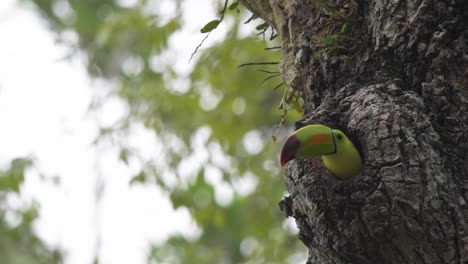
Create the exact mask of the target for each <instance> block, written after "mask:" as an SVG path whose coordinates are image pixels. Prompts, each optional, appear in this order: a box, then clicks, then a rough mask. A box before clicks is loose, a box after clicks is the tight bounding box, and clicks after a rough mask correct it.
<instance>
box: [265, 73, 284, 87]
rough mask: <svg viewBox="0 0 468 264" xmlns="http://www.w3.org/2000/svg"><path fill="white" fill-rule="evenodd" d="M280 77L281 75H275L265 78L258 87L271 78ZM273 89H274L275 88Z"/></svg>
mask: <svg viewBox="0 0 468 264" xmlns="http://www.w3.org/2000/svg"><path fill="white" fill-rule="evenodd" d="M280 75H281V74H280V73H278V74H275V75H271V76H268V77H266V78H265V79H263V81H262V82H261V83H260V85H262V84H263V83H265V82H266V81H268V80H270V79H272V78H275V77H278V76H280ZM275 89H276V88H275Z"/></svg>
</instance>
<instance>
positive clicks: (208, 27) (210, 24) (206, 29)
mask: <svg viewBox="0 0 468 264" xmlns="http://www.w3.org/2000/svg"><path fill="white" fill-rule="evenodd" d="M220 22H221V20H219V19H215V20H212V21H210V22H208V24H206V25H205V26H204V27H203V28H202V29H201V30H200V32H201V33H208V32H211V31H212V30H213V29H215V28H217V27H218V25H219V23H220Z"/></svg>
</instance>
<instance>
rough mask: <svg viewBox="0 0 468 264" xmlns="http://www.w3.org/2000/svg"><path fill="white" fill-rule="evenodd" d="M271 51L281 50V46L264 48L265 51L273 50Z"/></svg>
mask: <svg viewBox="0 0 468 264" xmlns="http://www.w3.org/2000/svg"><path fill="white" fill-rule="evenodd" d="M273 49H281V46H274V47H269V48H265V50H273Z"/></svg>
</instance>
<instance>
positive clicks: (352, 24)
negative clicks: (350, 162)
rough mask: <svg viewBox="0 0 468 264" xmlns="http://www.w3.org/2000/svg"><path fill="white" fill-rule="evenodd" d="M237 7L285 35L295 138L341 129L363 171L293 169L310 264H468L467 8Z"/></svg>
mask: <svg viewBox="0 0 468 264" xmlns="http://www.w3.org/2000/svg"><path fill="white" fill-rule="evenodd" d="M241 2H242V3H243V4H244V5H245V6H246V7H247V8H248V9H250V10H251V11H252V12H253V13H254V14H255V15H256V16H258V17H261V18H262V19H264V20H265V21H267V22H268V23H269V24H270V25H271V26H272V27H274V28H275V29H276V30H277V31H278V33H279V35H280V37H281V45H282V53H283V58H282V63H281V71H282V74H283V78H284V79H285V80H286V82H287V83H288V84H289V85H291V86H292V87H293V88H295V89H297V90H300V91H302V92H303V97H304V101H305V113H304V118H303V119H302V120H300V121H298V122H297V123H296V128H298V127H301V126H304V125H306V124H310V123H321V124H328V125H330V126H331V127H334V128H339V129H342V130H344V131H345V133H347V134H348V135H351V138H352V139H353V141H354V142H357V143H358V145H359V148H360V150H361V153H362V156H363V160H364V162H365V167H364V170H363V172H362V173H361V175H359V176H357V177H355V178H353V179H351V180H348V181H338V180H336V179H335V178H334V177H333V176H332V175H330V174H329V172H328V171H327V170H325V169H324V168H323V166H322V165H321V163H320V161H319V160H302V161H293V162H290V163H288V166H287V168H286V173H285V182H286V188H287V190H288V192H289V193H290V196H289V197H286V198H284V199H283V201H281V202H280V207H281V209H282V210H283V211H284V212H285V214H286V215H287V216H292V217H294V218H295V220H296V223H297V225H298V227H299V230H300V231H299V238H300V239H301V240H302V241H303V242H304V244H305V245H306V246H307V247H308V249H309V258H308V263H398V264H401V263H411V264H412V263H468V205H467V203H468V102H467V98H468V67H467V66H468V1H466V0H242V1H241ZM327 37H332V38H331V41H330V38H329V39H328V41H327V40H325V38H327ZM332 48H333V49H332Z"/></svg>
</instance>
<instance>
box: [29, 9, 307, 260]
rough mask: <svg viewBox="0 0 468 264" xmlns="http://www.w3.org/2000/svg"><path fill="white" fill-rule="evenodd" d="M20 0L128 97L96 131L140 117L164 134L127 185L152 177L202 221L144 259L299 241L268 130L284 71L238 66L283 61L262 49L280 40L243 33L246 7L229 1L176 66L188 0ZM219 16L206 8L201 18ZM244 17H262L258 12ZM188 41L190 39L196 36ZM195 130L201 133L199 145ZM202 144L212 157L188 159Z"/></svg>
mask: <svg viewBox="0 0 468 264" xmlns="http://www.w3.org/2000/svg"><path fill="white" fill-rule="evenodd" d="M22 1H23V2H30V3H33V4H34V5H35V7H36V8H37V10H38V11H39V12H40V13H41V14H42V15H43V17H44V18H45V19H46V20H47V21H48V22H49V24H50V25H51V26H52V28H53V29H54V30H55V31H56V32H57V33H58V34H57V36H58V38H59V39H60V40H62V41H63V42H65V43H68V44H70V47H71V50H72V51H73V50H75V51H78V50H79V51H83V52H84V54H85V55H86V56H87V62H88V64H87V67H88V71H89V73H90V74H91V76H93V77H97V78H105V79H107V80H109V81H111V82H112V83H113V84H114V85H115V88H114V90H113V93H114V94H116V95H118V96H119V97H120V98H121V99H122V100H124V101H125V102H126V103H127V105H128V109H129V113H128V115H127V116H126V117H125V118H124V119H122V120H120V121H119V122H118V123H117V124H114V125H112V126H111V127H103V128H102V130H101V131H102V135H101V136H102V137H112V136H113V135H115V134H119V135H122V134H125V131H128V130H129V129H130V128H131V127H132V125H133V124H135V123H142V124H144V125H145V127H146V128H148V129H151V130H153V131H155V132H156V135H157V137H158V138H159V139H160V140H162V142H165V144H164V146H163V151H162V155H161V156H160V157H156V158H155V161H154V162H152V161H146V163H145V164H146V166H145V167H144V169H143V170H142V171H141V172H140V173H138V174H137V175H135V178H134V180H133V181H132V183H148V182H151V183H155V184H157V185H158V186H159V187H160V188H162V189H163V190H165V191H166V192H167V193H168V195H169V197H170V198H171V200H172V202H173V205H174V207H185V208H187V209H188V210H189V211H190V212H191V215H192V217H193V219H194V221H195V222H196V223H197V225H198V226H199V228H200V229H201V230H202V231H201V234H200V235H199V236H197V237H195V238H193V237H191V238H189V237H185V236H184V235H183V234H174V236H172V237H170V238H169V239H168V240H167V241H166V242H165V243H161V244H157V245H154V246H153V249H152V251H151V254H150V255H149V256H148V261H149V262H156V263H288V259H289V258H290V257H291V256H292V255H293V254H294V253H297V252H298V251H299V250H303V248H301V247H300V245H299V243H298V240H297V238H296V237H295V236H294V234H291V232H290V231H288V230H289V229H290V228H287V227H286V225H285V224H284V221H285V219H284V216H283V215H282V214H281V213H280V211H279V208H278V205H277V203H278V201H279V200H280V199H281V197H282V195H283V192H284V191H283V180H282V177H281V171H280V168H279V165H278V152H279V146H278V145H277V144H275V143H273V142H272V140H271V136H272V134H273V133H274V131H275V129H276V126H277V124H278V123H279V122H280V119H281V116H282V114H283V113H282V112H281V111H279V110H278V107H279V105H280V103H281V100H282V97H283V94H286V93H285V91H284V89H287V87H285V86H281V87H279V88H277V89H273V87H276V86H278V84H280V83H281V82H282V80H281V79H280V77H279V76H278V77H275V78H271V79H268V80H267V81H265V82H263V81H264V80H265V79H266V78H267V77H268V76H269V74H268V73H265V72H260V71H258V70H259V69H262V70H265V71H268V72H277V71H279V69H278V65H263V66H248V67H242V68H237V66H239V65H241V64H243V63H251V62H278V61H279V56H280V54H279V51H278V50H277V49H273V50H266V49H265V48H266V47H268V46H274V45H275V43H270V42H265V41H264V40H263V39H262V37H261V36H260V37H259V36H257V35H255V32H252V34H251V36H248V37H242V34H240V33H239V28H240V26H241V25H242V23H243V22H244V20H246V18H248V16H249V14H248V12H247V11H246V10H245V9H243V8H242V7H241V6H240V5H239V6H238V5H237V4H234V1H230V2H231V3H229V7H230V8H228V10H226V14H225V16H226V17H224V14H222V15H220V14H219V16H223V18H224V20H223V21H222V23H226V25H230V26H229V29H228V30H227V33H226V36H225V37H224V40H223V41H221V42H219V43H217V44H214V45H212V46H206V45H203V46H201V48H200V49H199V50H198V52H197V54H196V55H195V59H194V60H193V61H192V62H191V63H192V64H194V65H193V69H192V71H191V72H190V74H184V73H183V71H181V70H180V69H178V68H177V66H175V65H174V63H173V62H174V61H175V60H176V59H177V60H180V58H178V57H177V54H174V52H173V51H171V47H170V43H171V42H170V40H171V38H172V37H174V36H175V35H176V34H178V33H179V31H180V30H181V29H183V28H184V26H187V25H185V24H184V19H183V16H182V15H183V13H184V1H174V0H166V1H161V0H140V1H136V2H137V3H136V4H135V5H133V6H131V7H123V5H122V4H120V5H119V2H125V1H113V0H99V1H97V0H22ZM162 2H166V3H167V2H172V4H174V5H175V9H174V10H175V11H174V13H173V14H161V10H159V11H158V10H157V9H158V8H155V7H158V5H162ZM213 5H214V6H215V7H216V9H217V10H218V11H219V10H221V9H222V8H223V6H224V1H214V0H213ZM185 12H186V11H185ZM217 19H220V17H212V18H209V17H207V18H206V22H205V23H202V24H200V25H199V28H200V29H202V28H203V26H204V25H205V24H207V23H208V22H210V21H213V20H217ZM251 23H256V24H260V25H263V21H258V20H253V22H251ZM213 28H214V27H213ZM213 28H210V29H213ZM261 29H262V30H264V29H265V27H263V26H262V27H261ZM216 30H218V29H215V31H216ZM70 33H72V34H75V35H76V36H77V37H78V38H77V39H78V41H77V42H76V43H73V42H71V43H70V42H68V40H67V38H66V36H67V35H70ZM200 36H201V37H203V35H202V34H201V33H200ZM187 44H189V46H190V47H193V48H195V47H196V46H197V45H198V44H199V43H187ZM182 59H183V60H187V61H188V59H189V58H182ZM297 117H298V115H297V114H296V115H295V116H294V115H291V114H289V115H288V116H287V118H288V119H289V120H292V119H295V118H297ZM122 132H124V133H122ZM200 135H205V139H206V140H202V141H203V142H202V144H201V145H200V143H197V142H199V141H200V140H198V139H197V138H200V137H201V136H200ZM118 143H119V145H120V147H121V153H120V158H121V160H122V162H125V163H127V162H128V160H129V159H131V158H132V157H133V156H138V153H135V150H133V149H131V148H130V147H128V146H126V143H125V140H121V141H120V142H118ZM200 149H204V150H205V151H206V152H207V153H208V154H207V157H206V158H205V159H204V160H203V161H202V162H199V164H197V165H196V166H194V167H193V168H191V167H190V168H186V167H185V168H184V166H189V165H187V164H189V163H187V162H186V161H187V160H188V159H189V158H190V157H193V155H196V154H195V153H197V151H200ZM157 160H159V161H157ZM158 164H165V165H164V166H158ZM181 170H189V171H190V170H191V171H192V175H191V178H190V179H189V180H187V179H186V177H182V175H181V173H180V171H181ZM213 170H214V171H216V172H217V173H219V174H220V175H221V176H220V177H221V180H220V181H221V182H222V184H224V185H225V186H228V188H229V189H230V190H231V191H232V197H231V198H229V199H228V202H226V203H222V202H220V201H219V199H218V198H217V196H222V195H223V193H222V191H220V190H219V186H216V185H217V184H215V183H213V181H212V180H210V179H212V178H213V176H212V175H208V174H209V173H212V171H213ZM210 171H211V172H210ZM169 177H171V178H169ZM174 177H175V178H176V179H174ZM247 178H249V179H250V182H252V184H255V187H254V188H252V190H251V191H246V190H243V189H242V188H247V187H242V185H240V186H241V187H236V183H238V182H242V181H245V180H246V179H247ZM252 179H253V180H252ZM217 193H218V195H217ZM161 217H164V216H161ZM289 262H290V261H289Z"/></svg>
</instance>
